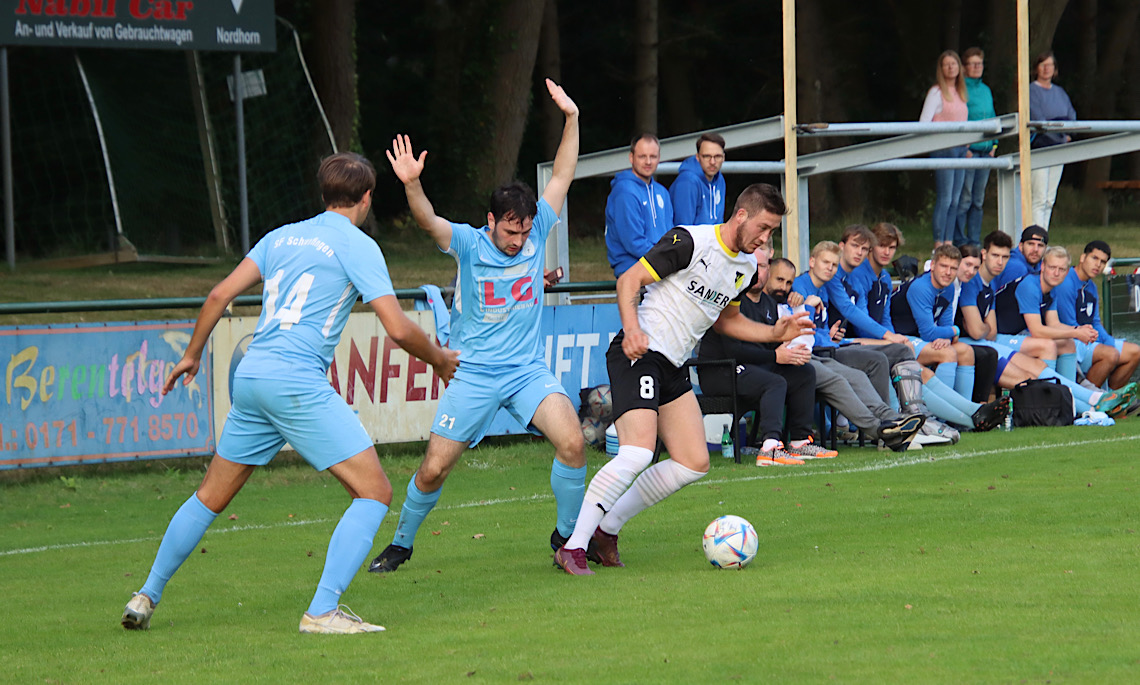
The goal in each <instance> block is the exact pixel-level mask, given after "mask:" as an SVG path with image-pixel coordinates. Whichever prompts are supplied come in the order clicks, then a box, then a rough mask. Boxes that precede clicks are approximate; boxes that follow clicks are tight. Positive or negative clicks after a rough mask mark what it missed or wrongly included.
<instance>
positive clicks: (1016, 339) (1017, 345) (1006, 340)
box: [997, 333, 1029, 352]
mask: <svg viewBox="0 0 1140 685" xmlns="http://www.w3.org/2000/svg"><path fill="white" fill-rule="evenodd" d="M1028 337H1029V336H1027V335H1002V334H1001V333H998V334H997V344H999V345H1004V346H1006V347H1008V348H1009V349H1011V350H1013V351H1014V352H1020V351H1021V343H1023V342H1025V339H1026V338H1028Z"/></svg>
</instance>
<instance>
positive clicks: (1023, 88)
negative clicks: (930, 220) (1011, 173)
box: [1017, 0, 1033, 231]
mask: <svg viewBox="0 0 1140 685" xmlns="http://www.w3.org/2000/svg"><path fill="white" fill-rule="evenodd" d="M1017 143H1018V148H1017V150H1018V157H1019V158H1020V165H1021V225H1019V226H1018V227H1017V229H1018V231H1020V230H1021V229H1022V228H1024V227H1025V226H1028V225H1029V224H1031V223H1033V191H1032V185H1031V181H1030V177H1031V176H1032V174H1031V172H1030V170H1031V169H1032V166H1030V162H1029V0H1017Z"/></svg>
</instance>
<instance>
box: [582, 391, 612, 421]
mask: <svg viewBox="0 0 1140 685" xmlns="http://www.w3.org/2000/svg"><path fill="white" fill-rule="evenodd" d="M586 409H587V412H588V414H589V415H590V416H592V417H594V418H595V419H598V420H599V421H602V422H603V423H609V422H610V421H613V419H614V402H613V399H612V398H611V396H610V386H609V385H599V386H598V387H596V388H593V389H591V390H590V393H589V394H588V395H586Z"/></svg>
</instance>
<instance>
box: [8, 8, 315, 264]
mask: <svg viewBox="0 0 1140 685" xmlns="http://www.w3.org/2000/svg"><path fill="white" fill-rule="evenodd" d="M18 1H19V2H20V5H18V6H17V8H16V9H17V10H18V9H19V8H20V6H22V5H23V4H24V2H28V6H27V7H26V8H25V10H26V13H25V15H24V20H26V21H30V19H28V17H30V16H32V15H31V14H30V13H29V12H30V10H31V9H34V7H33V5H34V3H32V2H30V0H18ZM121 4H122V3H120V5H121ZM221 4H222V5H224V9H226V10H227V11H230V3H221ZM245 4H246V5H247V6H246V7H241V5H242V3H240V2H233V5H234V8H235V10H238V11H239V12H241V13H242V14H249V13H250V12H251V11H252V10H251V6H252V5H253V3H245ZM259 4H260V5H261V7H259V8H256V9H258V11H260V12H264V11H265V8H266V7H268V10H269V18H268V22H264V20H263V27H266V31H267V32H268V35H266V36H264V37H263V38H262V39H261V41H260V43H259V44H258V45H255V46H243V45H230V44H227V43H225V42H224V41H225V40H234V38H233V36H234V35H238V36H239V37H241V36H249V35H250V34H249V33H248V32H245V33H242V32H241V31H240V30H239V31H238V32H237V33H236V34H234V32H233V31H231V32H230V33H229V34H226V33H225V26H226V25H225V24H224V22H222V23H219V26H218V29H217V33H216V35H215V34H213V33H210V34H208V37H209V38H210V39H215V38H216V40H217V42H218V44H215V45H212V46H200V47H203V48H204V49H202V50H187V49H185V48H186V47H194V45H191V44H188V43H184V44H183V45H181V46H179V45H173V44H172V45H168V46H163V47H169V48H173V49H146V50H141V49H135V48H136V46H135V45H130V46H129V48H128V49H105V48H103V47H102V46H100V47H91V48H89V47H85V46H78V47H70V48H69V47H62V46H60V45H58V44H49V45H40V44H21V45H12V46H9V47H4V48H3V52H4V58H5V60H6V66H7V70H6V73H7V77H8V84H7V86H8V88H7V91H6V92H7V95H8V100H9V104H8V107H7V108H6V109H5V113H6V114H7V115H8V117H9V119H10V130H11V136H10V142H9V143H8V144H7V145H5V151H6V152H10V154H11V159H12V170H11V173H10V175H9V176H8V179H9V180H10V182H11V185H12V190H11V193H10V194H6V195H5V197H4V198H3V199H0V204H3V205H4V211H5V213H6V214H7V215H8V216H9V217H10V226H9V228H8V230H9V231H10V233H11V235H10V237H9V240H10V244H9V245H8V246H7V252H8V255H7V256H8V261H9V265H10V267H12V268H14V266H15V255H16V254H19V255H20V258H21V260H54V261H55V263H56V264H58V265H60V266H73V265H90V264H99V263H114V262H123V261H195V260H203V259H210V258H216V257H220V256H223V255H229V254H232V253H236V252H237V251H238V250H244V249H246V247H247V246H248V244H250V242H251V240H252V242H256V240H257V239H258V238H259V237H260V236H261V235H263V234H264V233H265V232H266V231H268V230H270V229H271V228H273V227H275V226H278V225H281V224H284V223H288V222H291V221H296V220H299V219H302V218H304V217H307V216H309V215H311V214H312V208H313V206H314V203H319V189H318V188H317V185H316V181H315V179H314V178H313V173H312V169H313V168H314V163H315V161H316V160H318V159H320V158H321V157H323V156H326V155H328V154H330V153H331V152H335V143H334V142H333V137H332V133H331V130H330V128H329V126H328V122H327V119H326V118H325V115H324V111H323V109H322V107H321V103H320V101H319V99H318V98H317V96H316V92H315V90H314V88H313V85H312V82H311V79H310V77H309V73H308V68H307V66H306V64H305V58H304V54H303V53H302V51H301V45H300V41H299V39H298V36H297V32H296V30H295V29H294V27H293V26H292V25H290V24H289V23H287V22H285V21H284V20H282V19H279V18H275V17H273V14H272V3H259ZM10 11H11V10H5V11H4V12H5V13H6V12H10ZM209 11H210V12H217V11H220V10H218V9H217V8H216V7H213V6H212V7H211V9H210V10H209ZM43 12H46V9H45V10H43ZM120 13H121V14H122V13H123V12H120ZM238 16H241V15H240V14H239V15H238ZM4 20H5V18H4V17H2V16H0V23H2V22H3V21H4ZM18 20H19V19H18ZM39 20H40V21H41V24H43V25H48V24H49V18H48V17H46V16H40V17H39ZM218 21H219V22H221V20H218ZM50 23H52V24H55V25H57V26H66V25H67V23H61V20H60V19H58V18H56V19H54V20H52V21H51V22H50ZM76 23H85V22H78V20H77V22H76ZM140 26H142V27H143V28H145V22H144V23H142V24H140ZM2 28H3V27H0V29H2ZM192 28H194V27H192ZM208 28H211V27H207V29H208ZM56 33H57V43H58V37H59V36H58V33H59V32H58V31H57V32H56ZM203 33H205V30H204V29H202V28H200V27H197V28H195V30H194V35H195V36H196V37H195V40H196V41H197V40H198V39H197V37H198V36H201V35H202V34H203ZM263 33H264V32H263ZM33 37H34V36H33ZM267 46H268V47H270V48H271V49H268V50H267V49H266V47H267ZM108 47H127V46H108ZM156 47H157V46H156ZM178 47H181V48H182V49H177V48H178ZM254 48H256V49H257V50H258V51H256V52H247V53H246V54H245V55H244V56H243V55H235V54H234V53H233V52H232V51H234V50H239V49H254ZM237 74H240V77H236V75H237ZM239 92H240V93H241V94H242V96H241V97H239Z"/></svg>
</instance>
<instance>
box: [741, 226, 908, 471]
mask: <svg viewBox="0 0 1140 685" xmlns="http://www.w3.org/2000/svg"><path fill="white" fill-rule="evenodd" d="M821 246H822V247H821ZM835 248H836V246H835V243H827V242H824V243H820V244H819V245H816V247H815V249H814V250H813V251H812V257H811V259H810V260H809V264H811V267H810V268H812V269H815V270H817V271H823V272H826V271H827V270H828V268H829V264H830V265H831V266H834V263H835V262H836V261H837V260H838V257H837V256H836V253H835V252H834V251H833V249H835ZM824 262H828V263H827V264H825V263H824ZM832 273H834V272H833V271H832ZM801 278H802V277H801ZM798 280H799V279H797V278H796V266H795V265H794V264H792V263H791V262H790V261H788V260H787V259H777V260H774V261H773V262H772V264H771V266H770V267H769V270H768V283H767V284H766V285H765V286H764V293H765V294H766V295H767V296H768V297H770V298H772V300H773V301H774V302H776V303H777V304H779V305H781V306H782V307H787V306H788V305H787V301H788V296H789V294H790V293H791V292H792V288H793V285H794V283H795V282H796V281H798ZM821 285H822V283H821ZM800 294H803V293H800ZM815 299H816V300H818V299H819V298H818V297H816V298H815ZM811 304H812V305H813V306H814V305H815V302H814V301H813V302H812V303H811ZM824 311H826V309H825V310H824ZM817 315H818V312H817ZM824 316H826V315H824ZM819 321H820V323H818V324H817V326H818V325H822V326H824V327H826V325H827V322H826V318H820V319H819ZM817 330H818V329H817ZM825 330H826V328H825ZM817 341H818V336H808V335H805V336H801V337H800V338H797V339H796V340H794V341H793V342H792V343H791V345H790V346H791V347H792V348H793V349H795V348H796V347H798V346H812V348H813V349H812V357H811V362H810V366H811V367H812V369H813V370H814V371H815V390H816V394H817V395H819V396H820V397H822V398H823V399H824V400H826V401H827V403H828V404H830V405H831V406H833V407H835V408H836V409H837V410H838V411H839V412H840V413H842V414H843V415H844V416H846V417H847V420H848V421H850V422H851V423H852V424H854V425H855V426H857V427H859V428H861V429H862V430H863V431H864V432H865V433H866V434H867V437H869V438H871V439H872V440H874V441H878V440H882V441H883V443H884V444H885V445H886V446H887V447H889V448H891V449H892V450H895V451H896V452H902V451H904V450H906V449H908V448H909V447H910V443H911V441H912V439H913V438H914V436H915V435H916V434H917V433H918V431H919V429H920V428H922V424H923V421H924V420H925V419H924V417H923V415H922V414H919V413H912V414H907V415H905V416H903V415H900V414H899V413H898V412H896V411H895V410H893V409H891V408H890V406H888V405H887V403H886V402H884V401H883V399H882V398H881V397H880V396H879V393H878V391H877V390H875V387H874V386H873V385H871V381H870V380H868V378H867V374H866V373H864V372H862V371H860V370H858V369H854V368H852V367H850V366H847V365H845V364H843V363H841V362H839V361H838V360H837V359H835V356H834V354H833V353H831V349H832V348H828V347H823V348H820V347H816V346H815V343H816V342H817Z"/></svg>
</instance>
